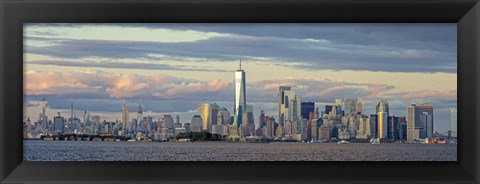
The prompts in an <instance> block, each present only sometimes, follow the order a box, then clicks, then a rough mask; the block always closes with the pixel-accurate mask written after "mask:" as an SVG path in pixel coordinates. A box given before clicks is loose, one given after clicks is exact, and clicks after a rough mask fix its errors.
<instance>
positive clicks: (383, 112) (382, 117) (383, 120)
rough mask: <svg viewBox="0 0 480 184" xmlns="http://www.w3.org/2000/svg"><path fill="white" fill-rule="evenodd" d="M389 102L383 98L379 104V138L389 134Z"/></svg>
mask: <svg viewBox="0 0 480 184" xmlns="http://www.w3.org/2000/svg"><path fill="white" fill-rule="evenodd" d="M388 111H389V109H388V102H387V100H381V101H380V102H379V103H378V104H377V116H378V120H377V121H378V138H380V139H385V138H387V134H388V125H387V123H388Z"/></svg>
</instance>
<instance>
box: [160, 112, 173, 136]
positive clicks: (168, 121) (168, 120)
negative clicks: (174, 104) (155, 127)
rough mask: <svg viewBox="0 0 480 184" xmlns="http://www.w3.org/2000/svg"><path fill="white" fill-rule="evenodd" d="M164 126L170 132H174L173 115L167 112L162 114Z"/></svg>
mask: <svg viewBox="0 0 480 184" xmlns="http://www.w3.org/2000/svg"><path fill="white" fill-rule="evenodd" d="M162 122H163V124H162V128H167V129H168V130H169V131H170V132H173V131H174V130H173V117H172V116H171V115H168V114H165V115H163V116H162Z"/></svg>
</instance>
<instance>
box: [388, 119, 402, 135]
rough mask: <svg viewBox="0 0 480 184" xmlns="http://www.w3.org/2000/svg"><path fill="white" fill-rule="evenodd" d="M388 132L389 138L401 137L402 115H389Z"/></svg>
mask: <svg viewBox="0 0 480 184" xmlns="http://www.w3.org/2000/svg"><path fill="white" fill-rule="evenodd" d="M387 121H388V123H387V126H388V128H387V129H388V133H387V138H388V139H391V140H398V139H400V123H399V122H400V117H395V116H388V120H387Z"/></svg>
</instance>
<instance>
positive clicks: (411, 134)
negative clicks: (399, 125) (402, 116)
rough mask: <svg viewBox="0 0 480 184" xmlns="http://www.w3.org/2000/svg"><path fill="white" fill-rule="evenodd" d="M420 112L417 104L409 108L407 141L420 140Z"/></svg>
mask: <svg viewBox="0 0 480 184" xmlns="http://www.w3.org/2000/svg"><path fill="white" fill-rule="evenodd" d="M419 124H420V110H419V109H418V107H417V106H416V105H415V104H411V105H410V106H408V107H407V141H414V140H418V139H420V137H419V133H418V132H419V131H420V126H419Z"/></svg>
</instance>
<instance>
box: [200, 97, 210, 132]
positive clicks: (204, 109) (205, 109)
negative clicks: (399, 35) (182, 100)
mask: <svg viewBox="0 0 480 184" xmlns="http://www.w3.org/2000/svg"><path fill="white" fill-rule="evenodd" d="M198 113H199V114H200V116H201V117H202V130H207V131H208V130H209V128H208V127H210V126H211V124H209V123H210V121H209V120H210V104H208V103H204V104H201V105H200V106H199V107H198Z"/></svg>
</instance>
